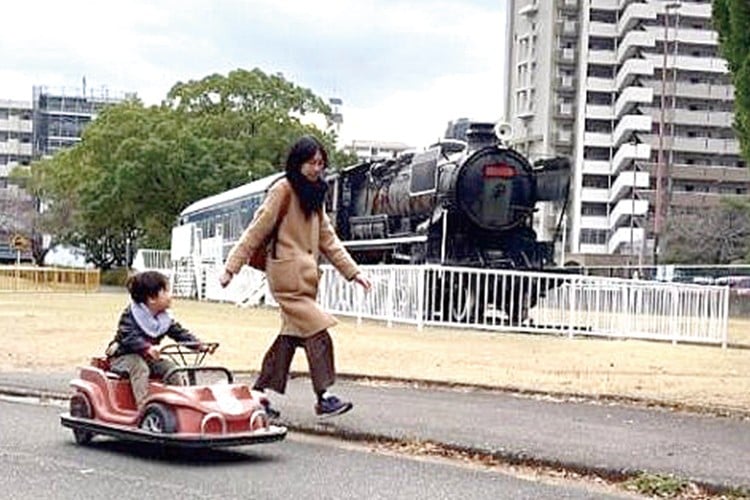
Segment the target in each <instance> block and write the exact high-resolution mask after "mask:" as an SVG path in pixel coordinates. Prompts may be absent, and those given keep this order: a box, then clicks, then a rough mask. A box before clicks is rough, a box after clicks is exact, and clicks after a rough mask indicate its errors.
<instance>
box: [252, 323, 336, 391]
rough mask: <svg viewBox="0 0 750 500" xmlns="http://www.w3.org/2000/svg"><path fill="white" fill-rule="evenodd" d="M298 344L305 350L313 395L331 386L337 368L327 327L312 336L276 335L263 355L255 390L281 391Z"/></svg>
mask: <svg viewBox="0 0 750 500" xmlns="http://www.w3.org/2000/svg"><path fill="white" fill-rule="evenodd" d="M298 347H302V348H304V349H305V354H306V355H307V364H308V366H309V368H310V378H311V379H312V385H313V390H314V391H315V394H320V393H322V392H323V391H325V390H326V389H327V388H329V387H330V386H332V385H333V383H334V381H335V379H336V370H335V368H334V365H333V340H332V339H331V336H330V335H329V334H328V330H323V331H320V332H318V333H316V334H315V335H313V336H312V337H308V338H302V337H294V336H292V335H279V336H277V337H276V340H274V342H273V344H271V347H269V348H268V351H266V355H265V356H264V357H263V365H262V366H261V371H260V375H259V376H258V379H257V380H256V381H255V385H254V386H253V387H254V388H255V389H259V390H262V389H273V390H274V391H276V392H278V393H279V394H284V391H285V390H286V383H287V379H288V378H289V367H290V366H291V364H292V358H294V353H295V351H296V350H297V348H298Z"/></svg>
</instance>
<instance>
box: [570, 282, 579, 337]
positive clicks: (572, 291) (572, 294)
mask: <svg viewBox="0 0 750 500" xmlns="http://www.w3.org/2000/svg"><path fill="white" fill-rule="evenodd" d="M576 282H577V280H576V279H575V278H573V279H572V280H570V290H569V293H568V301H569V302H570V308H569V309H568V338H570V339H572V338H573V331H574V328H573V316H574V315H575V303H576V299H575V297H576V290H575V289H576Z"/></svg>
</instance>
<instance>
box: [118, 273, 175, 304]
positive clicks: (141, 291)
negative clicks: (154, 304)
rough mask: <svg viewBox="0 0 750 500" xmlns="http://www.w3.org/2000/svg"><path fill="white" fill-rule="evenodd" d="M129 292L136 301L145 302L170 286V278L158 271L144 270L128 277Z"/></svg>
mask: <svg viewBox="0 0 750 500" xmlns="http://www.w3.org/2000/svg"><path fill="white" fill-rule="evenodd" d="M127 287H128V292H130V297H131V298H132V299H133V301H134V302H137V303H139V304H143V303H145V302H146V299H148V298H149V297H156V296H157V295H159V292H160V291H162V290H166V289H167V288H168V287H169V280H168V279H167V277H166V276H164V275H163V274H162V273H160V272H158V271H143V272H142V273H138V274H134V275H133V276H131V277H130V278H128V283H127Z"/></svg>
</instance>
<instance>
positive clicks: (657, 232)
mask: <svg viewBox="0 0 750 500" xmlns="http://www.w3.org/2000/svg"><path fill="white" fill-rule="evenodd" d="M681 5H682V4H681V3H680V2H672V3H668V4H665V5H664V50H663V58H662V66H661V100H660V109H659V113H660V117H659V156H658V164H657V166H656V207H655V213H654V249H653V255H654V266H656V265H658V264H659V244H660V241H659V240H660V239H661V236H662V231H663V229H664V212H665V210H664V209H665V207H664V191H665V180H666V175H665V171H666V165H665V163H666V161H665V160H666V156H665V155H664V129H665V125H666V119H665V117H664V114H665V110H666V100H667V96H666V93H667V52H668V49H669V13H670V11H672V10H673V9H677V8H679V7H680V6H681ZM672 119H673V120H674V117H673V118H672Z"/></svg>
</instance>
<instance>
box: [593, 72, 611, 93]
mask: <svg viewBox="0 0 750 500" xmlns="http://www.w3.org/2000/svg"><path fill="white" fill-rule="evenodd" d="M586 90H591V91H594V92H614V90H615V82H614V81H613V80H612V79H611V78H600V77H596V76H589V77H586Z"/></svg>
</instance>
